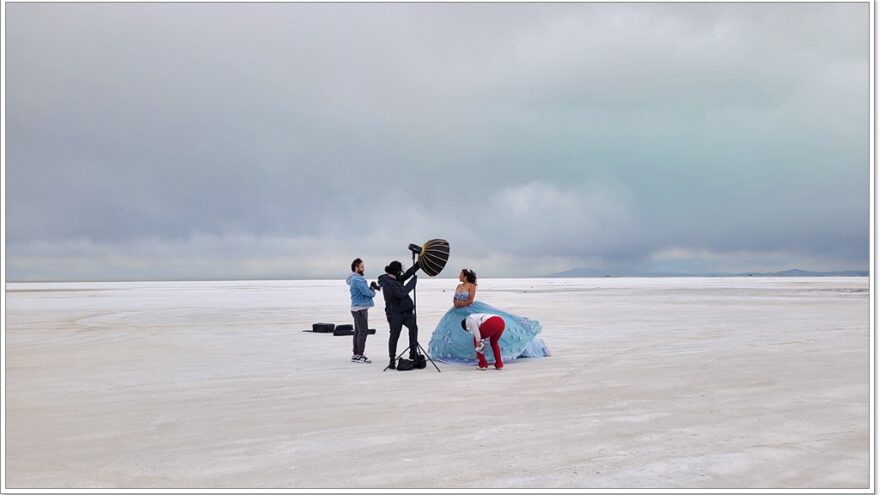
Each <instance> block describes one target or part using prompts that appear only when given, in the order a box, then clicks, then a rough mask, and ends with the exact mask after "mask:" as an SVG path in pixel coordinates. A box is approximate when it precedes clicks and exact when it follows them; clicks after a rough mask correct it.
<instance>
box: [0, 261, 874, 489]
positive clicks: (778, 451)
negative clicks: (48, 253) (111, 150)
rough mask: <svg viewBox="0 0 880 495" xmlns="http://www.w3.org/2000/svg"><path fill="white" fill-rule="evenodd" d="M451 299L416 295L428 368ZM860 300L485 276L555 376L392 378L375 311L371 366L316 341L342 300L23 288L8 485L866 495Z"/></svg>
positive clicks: (685, 282)
mask: <svg viewBox="0 0 880 495" xmlns="http://www.w3.org/2000/svg"><path fill="white" fill-rule="evenodd" d="M368 275H369V274H368ZM454 287H455V281H453V280H437V279H434V280H429V279H426V278H423V279H422V280H420V282H419V290H418V307H419V323H420V328H421V331H420V335H421V339H420V340H421V341H422V344H423V346H425V347H426V348H427V342H428V339H429V337H430V334H431V331H432V330H433V328H434V325H435V324H436V322H437V321H438V320H439V319H440V317H441V316H442V315H443V313H444V312H445V311H446V310H447V309H448V308H449V307H450V306H451V299H452V290H453V289H454ZM868 287H869V282H868V279H867V278H678V279H675V278H658V279H638V278H631V279H616V278H606V279H481V280H480V288H479V292H478V294H477V299H478V300H482V301H485V302H487V303H489V304H492V305H494V306H497V307H499V308H502V309H505V310H508V311H511V312H513V313H518V314H522V315H525V316H529V317H531V318H533V319H537V320H539V321H540V322H541V323H542V325H543V328H544V330H543V333H542V336H543V338H544V340H545V342H546V343H547V345H548V346H549V348H550V350H551V351H552V352H553V356H552V357H549V358H544V359H523V360H517V361H514V362H510V363H508V366H506V368H505V370H504V371H502V372H497V371H495V370H489V371H485V372H479V371H476V370H474V369H472V368H470V367H466V366H461V365H444V364H440V368H441V370H442V373H437V372H436V371H435V370H433V368H431V367H430V364H429V368H428V369H425V370H416V371H411V372H397V371H390V370H389V371H387V372H384V373H383V372H382V368H383V367H384V365H385V357H386V356H385V355H386V352H387V351H386V342H387V336H388V327H387V324H386V323H385V321H384V317H383V315H382V310H381V308H379V309H373V310H371V312H370V326H371V327H372V328H376V329H377V330H378V333H377V335H371V336H369V338H368V340H367V355H368V356H370V357H371V358H372V359H373V360H374V363H373V364H372V365H357V364H353V363H350V362H349V357H350V355H351V338H350V337H334V336H332V335H326V334H313V333H304V332H302V331H301V330H303V329H307V328H310V326H311V324H312V323H313V322H318V321H330V322H335V323H350V320H351V316H350V313H349V312H348V299H347V290H346V286H345V284H344V281H343V280H341V279H340V280H334V281H271V282H268V281H254V282H156V283H76V284H13V283H10V284H7V299H6V303H7V312H6V335H5V338H6V346H7V348H6V361H5V371H6V400H7V403H6V433H7V437H6V448H7V458H6V463H7V464H6V466H7V472H6V484H7V487H8V488H87V487H90V488H102V487H103V488H108V487H110V488H112V487H119V488H219V487H225V488H385V487H387V488H404V487H408V488H441V487H442V488H490V487H501V488H504V487H510V488H538V487H548V488H557V487H558V488H688V487H690V488H867V487H868V486H869V475H870V469H869V454H870V443H869V441H870V439H869V433H870V432H869V421H870V416H869V411H870V389H869V387H870V376H869V374H870V331H871V329H870V318H869V293H868ZM380 299H381V296H380ZM380 305H381V303H380ZM405 342H406V337H405V335H404V336H402V337H401V346H402V345H405ZM401 349H402V347H401Z"/></svg>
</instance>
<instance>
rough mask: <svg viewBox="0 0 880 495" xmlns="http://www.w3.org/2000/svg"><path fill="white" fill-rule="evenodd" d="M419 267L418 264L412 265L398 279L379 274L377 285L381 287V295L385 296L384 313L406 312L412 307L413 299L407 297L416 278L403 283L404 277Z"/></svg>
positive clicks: (406, 277)
mask: <svg viewBox="0 0 880 495" xmlns="http://www.w3.org/2000/svg"><path fill="white" fill-rule="evenodd" d="M418 269H419V265H418V264H415V265H413V266H412V267H411V268H410V269H409V270H407V271H406V272H405V273H404V274H403V276H402V277H400V280H397V279H394V278H392V277H389V276H388V274H387V273H386V274H385V275H380V276H379V285H380V286H381V287H382V295H384V296H385V313H386V314H392V313H406V312H408V311H412V310H413V308H414V305H413V300H412V298H411V297H409V293H410V291H412V290H413V289H415V287H416V282H417V281H418V278H414V279H412V280H410V281H409V283H408V284H406V285H403V282H405V281H406V279H408V278H410V277H412V276H413V275H414V274H415V273H416V271H417V270H418Z"/></svg>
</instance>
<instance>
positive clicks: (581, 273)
mask: <svg viewBox="0 0 880 495" xmlns="http://www.w3.org/2000/svg"><path fill="white" fill-rule="evenodd" d="M867 276H868V272H867V271H861V270H850V271H836V272H810V271H806V270H800V269H797V268H795V269H793V270H785V271H781V272H745V273H646V272H641V273H640V272H621V271H613V270H598V269H595V268H572V269H571V270H566V271H564V272H557V273H551V274H549V275H542V276H540V277H539V278H597V277H867Z"/></svg>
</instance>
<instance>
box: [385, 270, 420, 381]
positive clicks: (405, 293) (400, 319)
mask: <svg viewBox="0 0 880 495" xmlns="http://www.w3.org/2000/svg"><path fill="white" fill-rule="evenodd" d="M418 269H419V263H418V262H416V264H414V265H413V266H412V268H410V269H409V270H407V271H406V273H404V272H403V265H402V264H401V263H400V262H399V261H396V260H395V261H392V262H391V263H389V264H388V266H386V267H385V275H380V276H379V285H380V286H381V287H382V294H383V295H384V296H385V316H386V317H387V318H388V325H389V326H390V327H391V337H389V339H388V355H389V356H391V363H390V364H389V365H388V367H389V368H391V369H394V368H395V364H394V358H395V357H397V341H398V340H399V339H400V331H401V330H402V329H403V327H404V326H406V328H408V329H409V357H410V359H413V360H414V359H415V356H416V349H418V345H419V327H418V325H417V324H416V316H415V314H414V313H413V309H414V308H415V305H414V304H413V300H412V298H411V297H409V293H410V292H411V291H412V290H413V289H415V287H416V282H417V281H418V278H419V277H418V275H416V274H415V273H416V271H418ZM410 277H412V280H410V281H409V283H407V284H406V285H403V283H404V282H406V280H407V279H408V278H410Z"/></svg>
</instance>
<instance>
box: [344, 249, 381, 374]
mask: <svg viewBox="0 0 880 495" xmlns="http://www.w3.org/2000/svg"><path fill="white" fill-rule="evenodd" d="M345 283H347V284H348V291H349V292H350V293H351V316H352V317H353V318H354V337H353V338H352V341H353V347H354V349H353V350H352V356H351V362H352V363H359V364H370V363H371V362H372V361H370V359H369V358H367V356H364V347H365V346H366V345H367V328H368V325H367V310H368V309H370V308H371V307H373V297H374V296H375V295H376V288H378V287H379V286H378V285H376V283H375V282H373V283H372V284H371V285H370V286H368V285H367V279H365V278H364V261H363V260H362V259H360V258H355V260H354V261H352V262H351V275H349V276H348V279H347V280H346V281H345Z"/></svg>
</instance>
